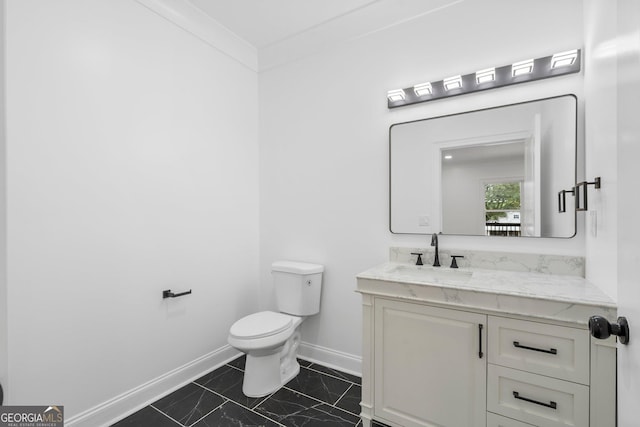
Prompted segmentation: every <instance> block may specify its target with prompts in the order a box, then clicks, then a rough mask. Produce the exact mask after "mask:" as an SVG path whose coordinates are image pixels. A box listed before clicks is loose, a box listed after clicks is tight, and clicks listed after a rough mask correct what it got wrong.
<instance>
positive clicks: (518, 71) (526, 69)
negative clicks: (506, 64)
mask: <svg viewBox="0 0 640 427" xmlns="http://www.w3.org/2000/svg"><path fill="white" fill-rule="evenodd" d="M531 72H533V59H527V60H526V61H520V62H516V63H515V64H513V65H512V66H511V75H512V76H513V77H518V76H521V75H523V74H529V73H531Z"/></svg>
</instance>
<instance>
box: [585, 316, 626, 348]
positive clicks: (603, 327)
mask: <svg viewBox="0 0 640 427" xmlns="http://www.w3.org/2000/svg"><path fill="white" fill-rule="evenodd" d="M589 330H590V331H591V335H593V337H594V338H598V339H601V340H605V339H607V338H609V337H610V336H611V335H616V336H618V337H620V343H621V344H629V322H627V318H626V317H618V323H609V321H608V320H607V319H605V318H604V317H602V316H591V317H590V318H589Z"/></svg>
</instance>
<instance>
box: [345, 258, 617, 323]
mask: <svg viewBox="0 0 640 427" xmlns="http://www.w3.org/2000/svg"><path fill="white" fill-rule="evenodd" d="M357 278H358V292H361V293H369V294H376V295H382V296H389V297H394V298H402V299H412V300H418V301H424V302H435V303H443V304H448V305H454V306H458V307H470V308H478V309H483V310H488V311H493V312H503V313H509V314H517V315H524V316H533V317H540V318H544V319H551V320H559V321H566V322H572V323H578V324H581V325H586V323H587V321H588V319H589V316H591V315H601V316H605V317H606V318H608V319H610V320H615V316H616V304H615V302H614V301H613V300H612V299H611V298H610V297H609V296H607V295H606V294H605V293H603V292H602V291H601V290H600V289H599V288H597V287H596V286H595V285H593V284H592V283H590V282H589V281H587V280H585V279H584V278H582V277H579V276H569V275H554V274H543V273H535V272H514V271H502V270H487V269H478V268H473V269H464V268H460V269H450V268H448V267H431V266H416V265H412V264H408V263H399V262H387V263H384V264H381V265H379V266H376V267H373V268H371V269H369V270H366V271H364V272H362V273H360V274H358V275H357Z"/></svg>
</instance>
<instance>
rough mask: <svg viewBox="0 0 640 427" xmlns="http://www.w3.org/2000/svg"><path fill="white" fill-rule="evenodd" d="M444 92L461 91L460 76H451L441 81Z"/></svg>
mask: <svg viewBox="0 0 640 427" xmlns="http://www.w3.org/2000/svg"><path fill="white" fill-rule="evenodd" d="M442 84H443V85H444V90H447V91H449V90H454V89H462V76H453V77H449V78H446V79H444V80H443V82H442Z"/></svg>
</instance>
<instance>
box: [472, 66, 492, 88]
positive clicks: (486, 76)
mask: <svg viewBox="0 0 640 427" xmlns="http://www.w3.org/2000/svg"><path fill="white" fill-rule="evenodd" d="M495 79H496V69H495V68H487V69H486V70H480V71H476V83H477V84H479V85H480V84H482V83H488V82H492V81H494V80H495Z"/></svg>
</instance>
